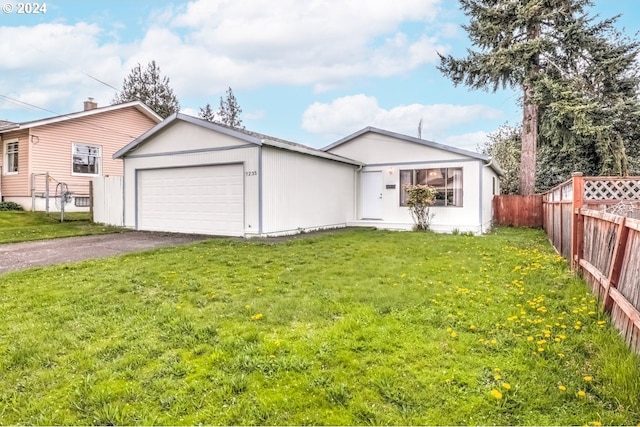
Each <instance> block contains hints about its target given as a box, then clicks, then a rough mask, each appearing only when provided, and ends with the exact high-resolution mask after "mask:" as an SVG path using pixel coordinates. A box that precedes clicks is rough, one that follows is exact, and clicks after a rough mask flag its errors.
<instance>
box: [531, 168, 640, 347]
mask: <svg viewBox="0 0 640 427" xmlns="http://www.w3.org/2000/svg"><path fill="white" fill-rule="evenodd" d="M621 206H622V207H624V209H623V212H620V207H621ZM611 211H613V212H616V213H612V212H611ZM543 212H544V229H545V231H546V233H547V236H548V237H549V240H551V242H552V243H553V246H554V247H555V248H556V249H557V250H558V252H559V253H561V254H562V255H563V256H564V257H566V258H567V259H568V260H570V262H571V267H572V269H574V270H575V271H578V272H580V273H581V274H582V276H583V277H584V279H585V281H586V282H587V283H588V284H589V285H590V286H591V288H592V290H593V292H594V293H595V294H596V295H597V296H598V298H599V300H600V301H601V302H602V306H603V309H604V310H605V311H606V312H608V313H610V314H611V320H612V322H613V324H614V326H615V327H616V328H617V329H618V330H619V331H620V332H621V334H622V336H623V337H624V339H625V340H626V342H627V343H628V344H629V346H630V347H631V348H632V349H634V350H635V351H636V352H638V353H640V177H625V178H619V177H583V176H582V175H581V174H574V176H573V177H572V178H571V179H570V180H569V181H567V182H565V183H563V184H560V185H559V186H557V187H555V188H553V189H551V190H550V191H549V192H547V193H546V194H544V195H543ZM620 213H623V214H624V215H625V216H623V215H620Z"/></svg>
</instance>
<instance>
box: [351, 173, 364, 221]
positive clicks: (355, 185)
mask: <svg viewBox="0 0 640 427" xmlns="http://www.w3.org/2000/svg"><path fill="white" fill-rule="evenodd" d="M363 167H364V165H359V166H358V167H357V168H356V170H355V174H354V178H355V179H354V180H353V195H354V201H353V220H354V221H357V220H358V205H359V202H360V194H359V192H358V178H359V176H360V174H359V172H360V171H361V170H362V168H363Z"/></svg>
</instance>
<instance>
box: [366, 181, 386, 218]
mask: <svg viewBox="0 0 640 427" xmlns="http://www.w3.org/2000/svg"><path fill="white" fill-rule="evenodd" d="M360 176H361V178H362V179H361V188H360V189H361V191H360V194H361V197H362V216H361V219H382V185H383V183H382V172H379V171H378V172H362V175H360Z"/></svg>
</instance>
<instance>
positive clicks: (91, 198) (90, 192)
mask: <svg viewBox="0 0 640 427" xmlns="http://www.w3.org/2000/svg"><path fill="white" fill-rule="evenodd" d="M89 221H91V222H93V180H91V181H89Z"/></svg>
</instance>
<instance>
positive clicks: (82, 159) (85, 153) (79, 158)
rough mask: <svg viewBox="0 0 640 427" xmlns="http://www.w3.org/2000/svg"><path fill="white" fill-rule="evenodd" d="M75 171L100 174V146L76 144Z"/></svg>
mask: <svg viewBox="0 0 640 427" xmlns="http://www.w3.org/2000/svg"><path fill="white" fill-rule="evenodd" d="M73 153H74V154H73V172H74V173H86V174H91V175H99V173H100V170H99V167H100V147H94V146H90V145H75V146H74V148H73Z"/></svg>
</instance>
